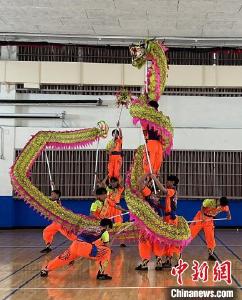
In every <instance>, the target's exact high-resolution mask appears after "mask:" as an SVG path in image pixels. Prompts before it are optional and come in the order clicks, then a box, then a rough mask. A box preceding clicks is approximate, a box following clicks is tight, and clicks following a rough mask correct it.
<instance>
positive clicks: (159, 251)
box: [135, 174, 164, 271]
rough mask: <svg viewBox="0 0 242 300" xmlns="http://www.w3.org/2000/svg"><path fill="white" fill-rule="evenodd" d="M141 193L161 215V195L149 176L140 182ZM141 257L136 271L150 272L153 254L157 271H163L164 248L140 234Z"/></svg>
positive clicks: (145, 176) (142, 178) (141, 178)
mask: <svg viewBox="0 0 242 300" xmlns="http://www.w3.org/2000/svg"><path fill="white" fill-rule="evenodd" d="M138 189H139V192H140V193H141V194H142V196H143V197H144V200H145V201H147V202H148V203H149V204H150V206H151V207H152V208H154V210H155V211H156V212H157V213H158V214H159V215H160V208H159V201H160V196H159V194H155V193H154V191H153V186H152V183H151V180H150V178H149V175H146V174H145V175H144V176H141V177H140V178H139V180H138ZM138 248H139V255H140V257H141V259H142V263H141V264H139V265H138V266H137V267H136V268H135V270H137V271H148V263H149V261H150V259H151V257H152V254H154V256H156V266H155V270H156V271H161V270H162V256H163V253H164V247H163V246H162V245H161V244H160V243H159V242H157V241H151V240H150V239H149V237H147V236H145V235H143V234H140V236H139V244H138Z"/></svg>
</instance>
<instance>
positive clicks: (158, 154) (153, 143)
mask: <svg viewBox="0 0 242 300" xmlns="http://www.w3.org/2000/svg"><path fill="white" fill-rule="evenodd" d="M148 105H149V106H150V107H153V108H154V110H156V111H158V107H159V104H158V102H156V101H150V102H149V103H148ZM143 132H144V136H145V139H146V144H147V150H148V154H149V157H150V163H151V169H152V170H150V166H149V163H148V159H147V153H144V161H143V168H144V173H145V174H149V173H151V172H152V173H154V174H158V173H159V171H160V167H161V165H162V163H163V145H162V136H161V135H160V134H159V133H158V131H157V130H155V129H154V128H149V127H148V126H146V127H143Z"/></svg>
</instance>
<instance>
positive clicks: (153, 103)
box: [148, 100, 159, 110]
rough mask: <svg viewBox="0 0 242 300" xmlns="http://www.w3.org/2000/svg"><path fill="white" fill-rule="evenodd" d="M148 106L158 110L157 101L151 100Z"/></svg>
mask: <svg viewBox="0 0 242 300" xmlns="http://www.w3.org/2000/svg"><path fill="white" fill-rule="evenodd" d="M148 105H149V106H151V107H153V108H154V109H155V110H158V107H159V103H158V102H157V101H154V100H151V101H150V102H149V103H148Z"/></svg>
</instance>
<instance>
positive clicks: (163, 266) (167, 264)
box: [162, 261, 172, 269]
mask: <svg viewBox="0 0 242 300" xmlns="http://www.w3.org/2000/svg"><path fill="white" fill-rule="evenodd" d="M162 268H164V269H171V268H172V265H171V262H169V261H166V262H165V263H163V264H162Z"/></svg>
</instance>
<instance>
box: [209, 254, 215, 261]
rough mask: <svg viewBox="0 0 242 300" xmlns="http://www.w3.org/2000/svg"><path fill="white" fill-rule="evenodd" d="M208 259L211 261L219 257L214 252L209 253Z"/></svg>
mask: <svg viewBox="0 0 242 300" xmlns="http://www.w3.org/2000/svg"><path fill="white" fill-rule="evenodd" d="M208 260H209V261H216V260H217V258H216V257H215V256H214V254H209V255H208Z"/></svg>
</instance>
